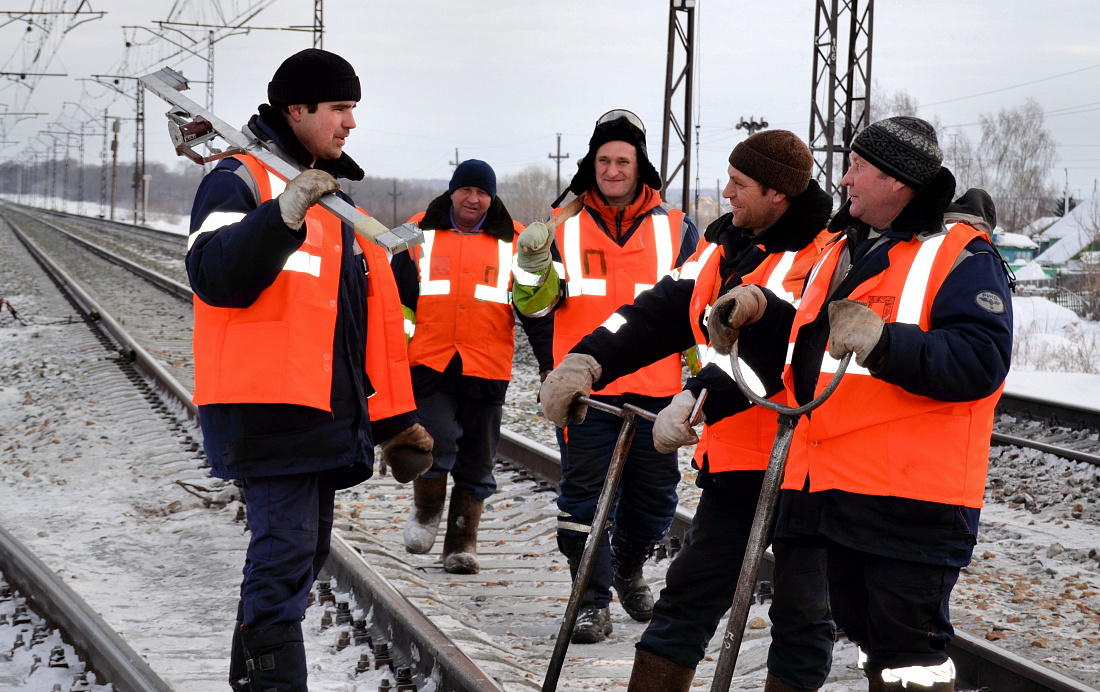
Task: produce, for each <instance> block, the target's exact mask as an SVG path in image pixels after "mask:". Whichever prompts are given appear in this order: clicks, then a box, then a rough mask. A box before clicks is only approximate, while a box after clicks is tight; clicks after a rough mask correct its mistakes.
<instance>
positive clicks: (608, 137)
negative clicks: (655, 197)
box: [559, 111, 662, 201]
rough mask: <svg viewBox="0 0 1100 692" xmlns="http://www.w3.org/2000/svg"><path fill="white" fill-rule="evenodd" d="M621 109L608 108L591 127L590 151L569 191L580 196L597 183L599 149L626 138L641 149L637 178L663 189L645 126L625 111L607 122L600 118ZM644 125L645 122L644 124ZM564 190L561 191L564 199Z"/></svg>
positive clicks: (656, 188) (626, 140) (580, 163)
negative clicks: (597, 154) (597, 153)
mask: <svg viewBox="0 0 1100 692" xmlns="http://www.w3.org/2000/svg"><path fill="white" fill-rule="evenodd" d="M616 112H619V111H608V112H607V113H605V114H604V115H602V116H600V118H599V120H597V121H596V129H595V130H593V131H592V138H591V139H590V140H588V153H587V154H585V156H584V158H583V159H581V160H580V161H578V162H577V172H576V174H574V176H573V179H572V180H570V181H569V187H568V188H566V191H567V192H570V191H571V192H572V193H573V194H575V195H577V196H580V195H583V194H584V193H585V192H586V191H587V190H589V189H591V188H592V187H594V186H595V185H596V152H597V151H598V150H599V148H600V147H602V146H603V145H604V144H607V143H608V142H626V143H627V144H633V145H634V148H635V149H636V150H637V152H638V179H639V180H641V181H642V183H644V184H646V185H648V186H649V187H651V188H653V189H654V190H658V191H659V190H660V189H661V186H662V185H661V176H660V174H658V173H657V169H656V168H654V167H653V164H652V163H650V161H649V152H648V151H646V145H645V130H642V129H639V128H638V127H637V126H636V125H634V124H632V123H631V122H630V119H629V118H628V117H627V116H626V115H623V116H622V117H619V118H615V119H613V120H610V121H608V122H601V121H603V120H605V119H606V118H607V117H608V116H613V115H614V114H615V113H616ZM630 116H632V117H633V118H634V119H636V120H637V121H638V122H639V123H641V122H642V121H641V119H640V118H638V116H636V115H634V114H633V113H631V114H630ZM643 127H644V125H643ZM564 197H565V194H564V193H563V194H562V197H561V198H559V201H560V199H563V198H564Z"/></svg>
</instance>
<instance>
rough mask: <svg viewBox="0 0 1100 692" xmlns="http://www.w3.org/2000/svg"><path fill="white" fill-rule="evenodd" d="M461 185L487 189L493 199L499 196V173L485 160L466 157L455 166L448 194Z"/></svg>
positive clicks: (448, 186)
mask: <svg viewBox="0 0 1100 692" xmlns="http://www.w3.org/2000/svg"><path fill="white" fill-rule="evenodd" d="M460 187H476V188H480V189H482V190H485V191H486V192H488V193H489V196H490V197H492V198H493V199H496V198H497V174H496V173H494V172H493V167H492V166H490V165H489V164H487V163H485V162H484V161H479V160H477V159H466V160H465V161H463V162H462V163H460V164H458V166H457V167H455V173H454V175H452V176H451V182H450V184H449V185H447V194H451V193H453V192H454V191H455V190H457V189H458V188H460Z"/></svg>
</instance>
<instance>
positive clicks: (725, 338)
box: [707, 284, 768, 356]
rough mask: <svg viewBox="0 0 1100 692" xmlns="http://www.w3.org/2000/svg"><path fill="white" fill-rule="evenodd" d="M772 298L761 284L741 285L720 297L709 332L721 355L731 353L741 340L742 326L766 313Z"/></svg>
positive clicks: (712, 313)
mask: <svg viewBox="0 0 1100 692" xmlns="http://www.w3.org/2000/svg"><path fill="white" fill-rule="evenodd" d="M767 306H768V299H767V298H765V297H764V292H763V291H761V290H760V287H759V286H755V285H752V284H750V285H748V286H737V287H736V288H733V289H731V290H730V291H728V292H727V293H726V294H725V295H723V296H722V297H721V298H719V299H718V300H716V301H714V307H713V308H712V309H711V311H710V320H709V321H708V322H707V334H709V335H710V345H711V346H713V347H714V350H715V351H717V352H718V353H719V354H720V355H723V356H728V355H729V354H730V351H731V350H732V349H733V342H734V341H737V337H738V335H740V333H741V328H742V327H745V326H748V325H750V324H752V323H753V322H756V321H757V320H759V319H760V318H761V317H763V316H764V308H766V307H767Z"/></svg>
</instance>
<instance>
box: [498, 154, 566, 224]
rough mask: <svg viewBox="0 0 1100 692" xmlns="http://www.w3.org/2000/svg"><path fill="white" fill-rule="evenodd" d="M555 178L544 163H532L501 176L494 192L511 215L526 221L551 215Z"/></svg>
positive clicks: (544, 218)
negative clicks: (518, 170) (516, 171)
mask: <svg viewBox="0 0 1100 692" xmlns="http://www.w3.org/2000/svg"><path fill="white" fill-rule="evenodd" d="M556 189H557V182H556V180H555V178H554V174H553V173H552V172H551V171H550V169H549V168H547V167H546V166H542V165H539V164H532V165H530V166H528V167H527V168H524V169H523V170H521V171H520V172H518V173H513V174H511V175H508V176H505V177H504V178H502V179H501V180H500V182H499V184H498V185H497V194H498V195H499V196H500V198H501V200H502V201H503V202H504V205H505V206H506V207H508V213H509V214H511V215H512V218H513V219H515V220H516V221H519V222H520V223H522V224H524V225H526V224H529V223H531V222H532V221H545V220H546V219H548V218H549V217H550V203H551V202H553V201H554V198H555V197H557V194H556V193H555V190H556Z"/></svg>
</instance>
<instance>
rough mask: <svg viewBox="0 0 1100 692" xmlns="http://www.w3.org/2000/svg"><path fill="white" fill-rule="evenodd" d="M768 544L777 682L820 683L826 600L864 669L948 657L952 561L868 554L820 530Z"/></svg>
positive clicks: (826, 645) (825, 656)
mask: <svg viewBox="0 0 1100 692" xmlns="http://www.w3.org/2000/svg"><path fill="white" fill-rule="evenodd" d="M772 549H773V551H774V552H775V573H776V583H775V595H774V600H773V602H772V608H771V619H772V646H771V650H770V651H769V653H768V670H769V671H770V672H771V673H772V674H773V675H775V676H776V677H778V678H779V679H780V680H783V681H784V682H786V683H787V684H790V685H794V686H796V687H803V688H807V689H815V688H817V687H820V686H821V685H822V684H823V683H824V682H825V680H826V678H827V677H828V674H829V667H830V663H831V657H832V648H833V637H832V632H833V627H832V623H831V622H830V620H829V615H828V605H830V604H831V606H832V616H833V618H835V621H836V624H837V626H839V627H840V628H841V629H843V630H844V633H845V635H846V636H847V637H848V639H850V640H851V641H853V642H855V643H856V644H857V645H858V646H859V647H860V648H861V649H862V650H863V652H864V653H865V654H866V655H867V662H866V664H865V666H864V669H865V671H866V672H867V674H868V675H876V674H878V673H879V672H881V671H882V669H883V668H906V667H909V666H937V665H940V664H942V663H943V662H945V661H946V660H947V653H946V646H947V642H949V641H950V640H951V639H952V637H953V636H954V630H953V629H952V627H951V619H950V615H949V612H948V602H949V600H950V598H951V590H952V589H953V588H954V586H955V581H956V580H957V579H958V576H959V569H958V568H957V567H949V566H945V565H930V564H925V563H920V562H911V561H909V560H901V559H897V558H890V557H883V556H881V555H874V554H871V553H867V552H863V551H859V550H853V549H851V548H848V547H845V546H842V545H840V544H839V543H836V542H835V541H832V540H830V539H828V538H825V537H823V536H813V537H800V538H796V539H790V538H787V539H777V540H776V541H775V542H774V545H773V547H772ZM781 556H782V558H781ZM826 591H827V595H826ZM823 602H824V603H825V604H826V605H825V607H824V608H822V603H823ZM808 616H809V617H808ZM810 619H812V620H813V621H812V622H810V621H809V620H810ZM800 623H801V624H800Z"/></svg>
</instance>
